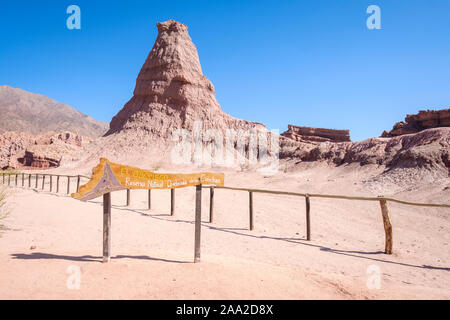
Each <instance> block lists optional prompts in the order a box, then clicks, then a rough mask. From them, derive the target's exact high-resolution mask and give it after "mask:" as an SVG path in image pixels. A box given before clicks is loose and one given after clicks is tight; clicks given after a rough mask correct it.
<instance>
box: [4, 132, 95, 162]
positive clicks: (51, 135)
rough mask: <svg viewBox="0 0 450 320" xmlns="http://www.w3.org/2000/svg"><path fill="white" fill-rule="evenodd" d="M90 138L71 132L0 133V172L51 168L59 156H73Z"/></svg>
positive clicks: (90, 140) (58, 159)
mask: <svg viewBox="0 0 450 320" xmlns="http://www.w3.org/2000/svg"><path fill="white" fill-rule="evenodd" d="M90 142H92V138H88V137H83V136H79V135H76V134H74V133H72V132H68V131H67V132H59V133H58V132H48V133H45V134H41V135H37V136H34V135H32V134H29V133H23V132H20V133H19V132H5V133H3V134H0V169H6V168H14V169H26V168H43V169H46V168H52V167H58V166H59V165H60V162H61V159H62V158H63V157H70V156H71V155H76V154H77V153H79V152H81V150H83V147H84V146H85V145H86V144H89V143H90Z"/></svg>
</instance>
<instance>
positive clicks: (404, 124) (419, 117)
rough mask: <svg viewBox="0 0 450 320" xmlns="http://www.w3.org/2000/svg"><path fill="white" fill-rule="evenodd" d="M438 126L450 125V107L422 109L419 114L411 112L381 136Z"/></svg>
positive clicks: (394, 135)
mask: <svg viewBox="0 0 450 320" xmlns="http://www.w3.org/2000/svg"><path fill="white" fill-rule="evenodd" d="M438 127H450V109H443V110H427V111H424V110H421V111H419V113H418V114H409V115H407V116H406V118H405V121H401V122H397V123H396V124H395V125H394V127H393V128H392V130H391V131H389V132H387V131H384V132H383V133H382V135H381V136H382V137H396V136H401V135H404V134H411V133H416V132H420V131H422V130H425V129H430V128H438Z"/></svg>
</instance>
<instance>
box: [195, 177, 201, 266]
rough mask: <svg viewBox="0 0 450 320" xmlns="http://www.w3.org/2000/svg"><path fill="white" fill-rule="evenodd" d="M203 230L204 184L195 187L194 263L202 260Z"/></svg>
mask: <svg viewBox="0 0 450 320" xmlns="http://www.w3.org/2000/svg"><path fill="white" fill-rule="evenodd" d="M201 230H202V185H201V184H199V185H198V186H196V187H195V252H194V263H196V262H200V234H201Z"/></svg>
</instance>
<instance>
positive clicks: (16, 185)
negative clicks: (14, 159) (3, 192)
mask: <svg viewBox="0 0 450 320" xmlns="http://www.w3.org/2000/svg"><path fill="white" fill-rule="evenodd" d="M18 177H19V175H18V174H17V173H16V181H15V184H16V187H17V178H18Z"/></svg>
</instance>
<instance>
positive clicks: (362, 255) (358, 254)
mask: <svg viewBox="0 0 450 320" xmlns="http://www.w3.org/2000/svg"><path fill="white" fill-rule="evenodd" d="M33 191H37V190H33ZM49 194H51V193H49ZM53 195H55V194H53ZM88 202H90V203H95V204H99V205H102V202H100V201H95V200H91V201H88ZM112 207H113V209H115V210H122V211H130V212H134V213H138V214H140V215H141V216H144V217H148V218H152V219H158V220H164V221H167V222H173V223H189V224H194V221H188V220H180V219H173V217H171V216H170V214H154V213H150V212H149V211H148V210H146V209H142V210H139V209H130V208H128V207H126V206H122V205H112ZM143 211H145V212H143ZM202 227H204V228H208V229H211V230H216V231H220V232H227V233H231V234H234V235H237V236H242V237H250V238H256V239H268V240H275V241H285V242H290V243H295V244H299V245H303V246H308V247H315V248H318V249H319V250H321V251H325V252H330V253H334V254H340V255H344V256H349V257H354V258H358V259H366V260H371V261H377V262H384V263H389V264H395V265H400V266H404V267H412V268H421V269H428V270H442V271H450V267H435V266H429V265H415V264H408V263H402V262H397V261H392V260H385V259H382V258H381V257H383V258H389V257H391V256H387V255H385V254H384V252H382V251H352V250H340V249H333V248H328V247H324V246H321V245H317V244H312V243H311V242H310V241H307V240H306V239H305V238H280V237H270V236H262V235H255V234H249V233H243V232H238V231H246V230H247V229H246V228H219V227H214V226H212V225H210V224H209V223H208V222H206V221H202ZM378 255H379V256H380V258H376V257H374V256H378ZM13 256H14V257H15V259H66V260H74V261H97V262H98V261H100V262H101V257H93V256H81V257H70V256H57V255H51V254H45V253H38V252H36V253H32V254H13ZM121 258H129V259H146V260H154V261H164V262H171V263H191V262H188V261H176V260H166V259H159V258H152V257H148V256H116V257H111V259H121Z"/></svg>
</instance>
